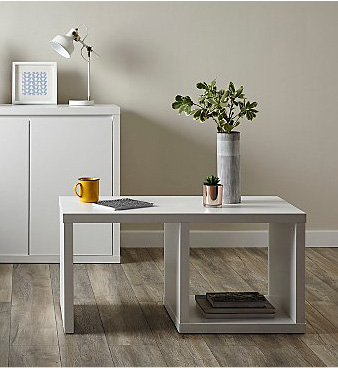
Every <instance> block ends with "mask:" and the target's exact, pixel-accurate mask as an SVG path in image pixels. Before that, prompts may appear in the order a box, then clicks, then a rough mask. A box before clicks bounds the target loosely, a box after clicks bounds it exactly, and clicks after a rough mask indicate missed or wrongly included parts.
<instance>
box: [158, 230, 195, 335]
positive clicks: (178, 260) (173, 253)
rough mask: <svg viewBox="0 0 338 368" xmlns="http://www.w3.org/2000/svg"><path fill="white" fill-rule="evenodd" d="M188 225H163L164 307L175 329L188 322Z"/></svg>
mask: <svg viewBox="0 0 338 368" xmlns="http://www.w3.org/2000/svg"><path fill="white" fill-rule="evenodd" d="M189 246H190V244H189V224H187V223H176V224H169V223H167V224H164V305H165V307H166V309H167V310H168V312H169V314H170V316H171V318H172V319H173V321H174V323H175V325H176V327H177V328H178V329H179V327H178V325H179V323H182V322H188V320H189Z"/></svg>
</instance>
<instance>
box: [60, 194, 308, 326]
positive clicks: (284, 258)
mask: <svg viewBox="0 0 338 368" xmlns="http://www.w3.org/2000/svg"><path fill="white" fill-rule="evenodd" d="M112 198H116V197H101V198H100V199H112ZM132 198H135V199H139V200H145V201H149V202H154V203H155V204H156V205H155V206H154V207H151V208H143V209H135V210H127V211H114V210H112V209H110V208H108V207H103V206H99V205H96V204H87V203H81V202H79V201H78V199H77V198H76V197H60V199H59V204H60V280H61V282H60V303H61V312H62V318H63V326H64V331H65V332H66V333H73V332H74V306H73V304H74V295H73V289H74V286H73V224H74V223H137V222H139V223H164V233H165V234H164V267H165V277H164V298H163V301H164V306H165V308H166V309H167V311H168V313H169V315H170V317H171V319H172V320H173V322H174V324H175V326H176V328H177V330H178V332H180V333H304V332H305V222H306V215H305V213H304V212H303V211H301V210H299V209H298V208H296V207H294V206H292V205H291V204H289V203H287V202H285V201H284V200H283V199H281V198H279V197H275V196H259V197H258V196H250V197H245V196H244V197H242V203H241V204H238V205H226V206H223V207H222V208H205V207H203V205H202V198H201V197H195V196H194V197H193V196H191V197H188V196H180V197H173V196H156V197H148V196H147V197H143V196H142V197H140V196H132ZM191 223H268V224H269V262H268V267H269V283H268V286H269V290H268V295H267V298H268V299H269V300H270V301H271V302H272V303H273V305H274V306H275V307H276V308H277V312H276V316H275V318H254V319H253V318H245V319H242V318H241V319H239V318H237V319H206V318H203V317H202V316H201V315H200V314H199V312H198V310H197V307H196V305H195V300H194V296H193V295H192V296H189V247H190V244H189V243H190V242H189V226H190V224H191ZM224 240H225V241H226V239H224ZM220 277H222V275H220ZM206 291H209V290H206Z"/></svg>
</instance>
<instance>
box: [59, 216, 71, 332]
mask: <svg viewBox="0 0 338 368" xmlns="http://www.w3.org/2000/svg"><path fill="white" fill-rule="evenodd" d="M60 307H61V315H62V321H63V329H64V332H65V333H74V281H73V224H72V223H63V219H62V215H61V218H60Z"/></svg>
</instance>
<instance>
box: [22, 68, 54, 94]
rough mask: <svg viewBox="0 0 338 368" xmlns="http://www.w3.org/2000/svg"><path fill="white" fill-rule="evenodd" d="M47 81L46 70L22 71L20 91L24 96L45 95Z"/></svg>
mask: <svg viewBox="0 0 338 368" xmlns="http://www.w3.org/2000/svg"><path fill="white" fill-rule="evenodd" d="M47 81H48V79H47V72H23V73H22V86H21V93H22V94H23V95H26V96H46V95H47Z"/></svg>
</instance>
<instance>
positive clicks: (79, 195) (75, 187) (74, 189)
mask: <svg viewBox="0 0 338 368" xmlns="http://www.w3.org/2000/svg"><path fill="white" fill-rule="evenodd" d="M78 185H80V190H79V193H78V192H77V190H76V189H77V186H78ZM73 192H74V194H75V195H77V196H78V197H82V184H81V183H76V184H74V186H73ZM80 193H81V194H80Z"/></svg>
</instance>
